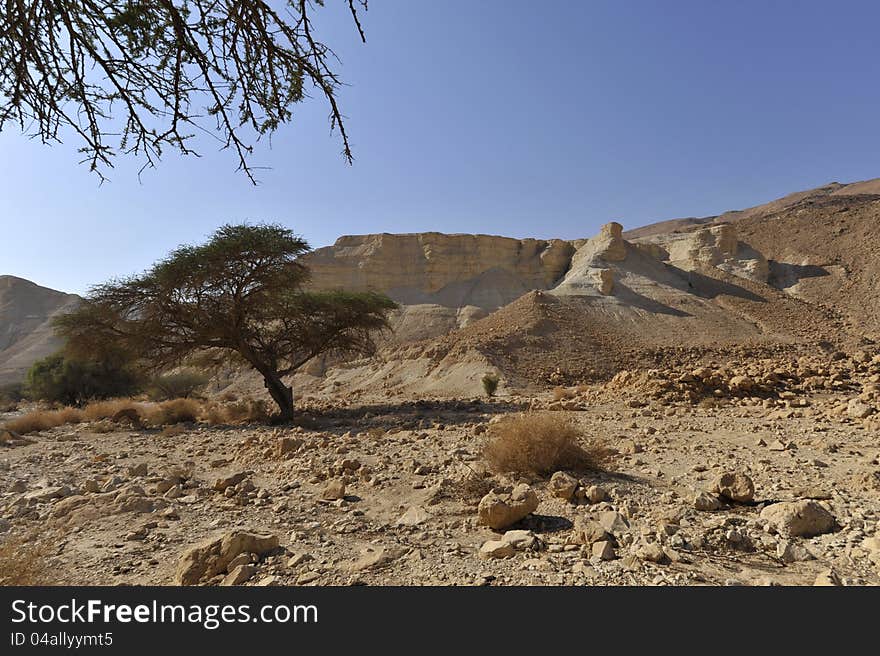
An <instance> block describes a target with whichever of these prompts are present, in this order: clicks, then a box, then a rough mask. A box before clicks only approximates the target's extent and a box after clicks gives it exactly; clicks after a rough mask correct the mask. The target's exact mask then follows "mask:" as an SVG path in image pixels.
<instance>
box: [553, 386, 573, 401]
mask: <svg viewBox="0 0 880 656" xmlns="http://www.w3.org/2000/svg"><path fill="white" fill-rule="evenodd" d="M573 398H574V392H573V391H572V390H570V389H568V388H567V387H554V388H553V399H554V400H556V401H564V400H567V399H573Z"/></svg>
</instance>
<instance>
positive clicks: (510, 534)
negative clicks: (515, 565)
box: [501, 530, 539, 551]
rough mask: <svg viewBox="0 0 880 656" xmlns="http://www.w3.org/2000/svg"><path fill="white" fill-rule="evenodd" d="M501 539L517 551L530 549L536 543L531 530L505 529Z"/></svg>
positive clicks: (536, 540)
mask: <svg viewBox="0 0 880 656" xmlns="http://www.w3.org/2000/svg"><path fill="white" fill-rule="evenodd" d="M501 541H502V542H505V543H507V544H509V545H510V546H511V547H513V548H514V549H516V550H517V551H532V550H534V549H535V548H536V547H537V546H538V544H539V541H538V538H537V536H536V535H535V534H534V533H532V532H531V531H522V530H519V531H507V532H506V533H505V534H504V535H503V536H502V537H501Z"/></svg>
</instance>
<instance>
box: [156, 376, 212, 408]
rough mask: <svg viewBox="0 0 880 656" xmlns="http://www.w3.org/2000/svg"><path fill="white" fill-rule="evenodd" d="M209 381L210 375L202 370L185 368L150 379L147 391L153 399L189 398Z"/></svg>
mask: <svg viewBox="0 0 880 656" xmlns="http://www.w3.org/2000/svg"><path fill="white" fill-rule="evenodd" d="M207 383H208V377H207V376H205V375H204V374H203V373H201V372H200V371H196V370H194V369H185V370H183V371H177V372H174V373H169V374H160V375H158V376H156V377H155V378H153V380H152V381H150V385H149V388H148V389H147V393H148V394H149V396H150V399H151V400H153V401H165V400H168V399H188V398H189V397H191V396H193V395H194V394H195V393H196V392H197V391H198V390H199V389H201V388H202V387H204V386H205V385H207Z"/></svg>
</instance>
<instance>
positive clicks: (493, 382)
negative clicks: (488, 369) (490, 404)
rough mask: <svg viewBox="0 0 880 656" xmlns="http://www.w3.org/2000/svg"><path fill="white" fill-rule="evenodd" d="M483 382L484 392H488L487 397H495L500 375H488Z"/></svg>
mask: <svg viewBox="0 0 880 656" xmlns="http://www.w3.org/2000/svg"><path fill="white" fill-rule="evenodd" d="M481 382H482V383H483V391H484V392H486V396H495V390H497V389H498V375H497V374H486V375H485V376H483V378H482V381H481Z"/></svg>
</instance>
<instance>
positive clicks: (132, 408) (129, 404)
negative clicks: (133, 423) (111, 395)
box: [82, 399, 143, 421]
mask: <svg viewBox="0 0 880 656" xmlns="http://www.w3.org/2000/svg"><path fill="white" fill-rule="evenodd" d="M142 407H143V404H142V403H137V402H135V401H132V400H131V399H110V400H108V401H95V402H93V403H89V404H88V405H87V406H86V407H85V408H83V411H82V416H83V419H84V420H85V421H100V420H101V419H113V418H114V417H117V416H119V417H122V416H129V417H131V416H141V412H142Z"/></svg>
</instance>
